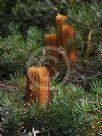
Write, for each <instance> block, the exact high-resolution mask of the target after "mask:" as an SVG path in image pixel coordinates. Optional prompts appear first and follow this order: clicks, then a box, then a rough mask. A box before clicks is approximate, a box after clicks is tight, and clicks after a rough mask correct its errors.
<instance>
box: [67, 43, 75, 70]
mask: <svg viewBox="0 0 102 136" xmlns="http://www.w3.org/2000/svg"><path fill="white" fill-rule="evenodd" d="M68 58H69V60H70V66H71V68H72V67H73V66H74V65H75V63H76V58H77V55H76V48H75V44H74V43H72V44H71V46H70V49H69V50H68Z"/></svg>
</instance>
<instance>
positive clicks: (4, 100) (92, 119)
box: [0, 82, 102, 136]
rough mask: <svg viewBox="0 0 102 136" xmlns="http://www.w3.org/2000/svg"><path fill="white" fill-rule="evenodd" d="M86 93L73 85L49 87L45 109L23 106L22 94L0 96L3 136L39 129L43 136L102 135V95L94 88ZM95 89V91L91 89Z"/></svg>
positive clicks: (2, 94)
mask: <svg viewBox="0 0 102 136" xmlns="http://www.w3.org/2000/svg"><path fill="white" fill-rule="evenodd" d="M93 84H94V86H93V85H92V90H91V91H92V92H91V93H90V94H88V93H85V92H84V91H83V90H82V89H81V88H77V87H75V86H74V85H72V84H69V85H64V86H63V85H61V84H55V83H54V82H53V83H52V85H51V94H52V99H51V101H50V103H49V105H48V107H46V108H42V107H38V106H37V105H35V104H31V105H28V106H26V105H25V102H24V94H25V91H24V92H22V91H18V92H17V91H16V92H13V93H12V94H11V93H10V94H9V93H3V92H2V93H1V94H0V107H1V114H3V115H5V116H4V119H3V121H4V122H2V129H3V131H4V136H20V135H21V134H22V133H23V132H25V133H28V132H31V131H32V128H33V127H34V129H35V130H39V131H40V132H41V133H42V135H43V134H45V135H46V136H48V135H49V136H63V135H64V136H68V135H69V136H76V135H79V136H90V135H94V136H95V135H96V134H99V133H100V132H101V129H102V128H101V127H102V126H101V119H102V114H101V109H102V105H101V94H102V85H101V84H100V86H98V87H101V92H100V93H99V92H98V91H97V88H95V83H94V82H93ZM93 88H94V89H93Z"/></svg>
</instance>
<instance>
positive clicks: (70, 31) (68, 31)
mask: <svg viewBox="0 0 102 136" xmlns="http://www.w3.org/2000/svg"><path fill="white" fill-rule="evenodd" d="M73 38H74V28H73V27H72V26H71V25H68V24H64V25H62V28H61V45H62V47H63V48H64V49H65V50H66V49H67V42H68V40H69V41H71V42H72V41H73Z"/></svg>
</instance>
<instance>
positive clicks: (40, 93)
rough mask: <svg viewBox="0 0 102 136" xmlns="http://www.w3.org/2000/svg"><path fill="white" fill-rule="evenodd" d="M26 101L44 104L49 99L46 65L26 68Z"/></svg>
mask: <svg viewBox="0 0 102 136" xmlns="http://www.w3.org/2000/svg"><path fill="white" fill-rule="evenodd" d="M26 79H27V80H26V81H27V90H26V102H28V103H30V102H32V101H33V102H36V103H38V104H39V105H40V106H46V105H47V104H48V100H49V71H48V70H47V68H46V67H39V68H37V67H34V66H32V67H30V68H28V70H27V76H26ZM28 81H29V82H28Z"/></svg>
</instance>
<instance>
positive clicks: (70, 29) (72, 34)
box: [68, 25, 75, 39]
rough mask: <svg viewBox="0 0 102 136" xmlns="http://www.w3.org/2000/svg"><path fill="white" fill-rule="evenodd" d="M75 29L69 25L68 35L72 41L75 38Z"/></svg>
mask: <svg viewBox="0 0 102 136" xmlns="http://www.w3.org/2000/svg"><path fill="white" fill-rule="evenodd" d="M74 33H75V32H74V27H73V26H71V25H68V35H69V38H70V39H73V38H74Z"/></svg>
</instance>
